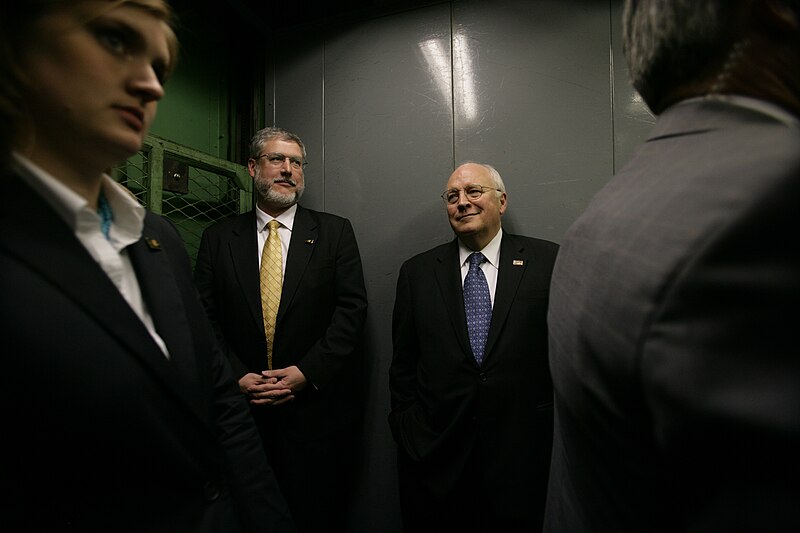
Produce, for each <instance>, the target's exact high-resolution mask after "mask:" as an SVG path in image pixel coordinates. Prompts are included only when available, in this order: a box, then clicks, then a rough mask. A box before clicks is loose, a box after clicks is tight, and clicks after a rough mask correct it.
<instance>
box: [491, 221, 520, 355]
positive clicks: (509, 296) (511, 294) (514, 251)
mask: <svg viewBox="0 0 800 533" xmlns="http://www.w3.org/2000/svg"><path fill="white" fill-rule="evenodd" d="M530 260H531V258H530V257H529V255H528V253H527V252H526V250H525V247H524V245H522V243H520V242H519V241H518V240H517V239H516V238H515V237H514V235H511V234H508V233H504V234H503V240H502V242H501V243H500V263H499V265H498V271H497V287H496V288H495V295H494V307H492V324H491V326H490V327H489V337H488V338H487V339H486V350H485V351H484V353H485V355H484V363H485V362H486V360H487V359H489V358H490V357H491V355H492V347H493V346H494V344H495V342H497V338H498V337H499V335H500V332H501V331H502V330H503V325H504V324H505V322H506V320H507V318H508V313H509V310H510V309H511V304H512V303H513V302H514V298H515V297H516V295H517V290H518V289H519V284H520V282H521V281H522V277H523V275H524V274H525V270H526V269H527V268H528V263H529V262H530Z"/></svg>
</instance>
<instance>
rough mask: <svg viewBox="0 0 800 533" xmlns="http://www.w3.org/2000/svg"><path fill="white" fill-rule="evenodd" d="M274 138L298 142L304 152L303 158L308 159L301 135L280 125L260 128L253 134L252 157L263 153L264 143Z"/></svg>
mask: <svg viewBox="0 0 800 533" xmlns="http://www.w3.org/2000/svg"><path fill="white" fill-rule="evenodd" d="M273 139H277V140H279V141H285V142H293V143H296V144H297V146H299V147H300V150H301V151H302V152H303V160H305V159H306V145H305V144H303V141H301V140H300V137H298V136H297V135H295V134H294V133H292V132H290V131H287V130H285V129H283V128H278V127H269V128H263V129H260V130H258V131H257V132H256V133H255V135H253V138H252V139H250V157H258V156H259V155H261V150H263V149H264V145H265V144H266V143H267V142H269V141H271V140H273Z"/></svg>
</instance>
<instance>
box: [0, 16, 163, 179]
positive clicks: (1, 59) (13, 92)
mask: <svg viewBox="0 0 800 533" xmlns="http://www.w3.org/2000/svg"><path fill="white" fill-rule="evenodd" d="M89 3H93V4H97V5H98V7H101V6H102V9H101V10H99V11H98V13H97V15H98V16H99V15H100V14H101V13H102V12H103V11H106V9H113V8H115V7H119V6H132V7H136V8H139V9H142V10H144V11H147V12H148V13H150V14H151V15H153V16H154V17H156V18H157V19H159V20H161V21H162V22H163V23H164V28H165V33H166V38H167V46H168V48H169V54H170V64H169V65H168V66H167V69H166V70H167V72H166V74H169V73H170V72H172V70H173V69H174V68H175V63H176V61H177V58H178V48H179V46H178V38H177V36H176V35H175V30H174V27H175V18H174V14H173V11H172V8H171V7H170V5H169V4H168V3H167V0H11V1H6V2H2V6H0V169H2V168H4V167H5V166H6V163H7V161H8V158H9V156H10V155H11V142H12V139H13V138H14V136H15V134H16V131H15V128H16V126H17V125H18V124H19V122H20V119H21V118H22V117H24V116H25V114H26V109H25V107H24V99H23V95H24V94H25V92H26V91H27V90H28V88H29V86H30V84H29V82H28V80H27V76H26V75H25V72H24V70H23V67H22V65H21V64H20V62H19V58H20V56H21V54H20V50H23V49H24V48H25V46H26V45H27V42H28V39H30V35H31V32H32V28H33V26H34V24H35V23H36V22H37V21H38V20H39V19H40V18H41V17H43V16H45V15H47V14H48V13H51V12H53V11H56V10H62V9H63V10H70V9H76V8H79V7H82V6H84V5H85V4H89Z"/></svg>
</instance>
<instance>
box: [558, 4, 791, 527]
mask: <svg viewBox="0 0 800 533" xmlns="http://www.w3.org/2000/svg"><path fill="white" fill-rule="evenodd" d="M798 26H800V2H797V1H796V0H773V1H767V0H764V1H752V0H737V1H731V0H706V1H698V0H673V1H670V2H664V1H657V0H646V1H628V2H627V3H626V5H625V10H624V22H623V28H624V50H625V54H626V57H627V60H628V66H629V68H630V74H631V77H632V80H633V85H634V87H635V88H636V89H637V90H638V91H639V93H640V94H641V96H642V97H643V98H644V100H645V102H646V103H647V105H648V106H649V107H650V108H651V109H652V110H653V112H655V113H656V114H658V115H659V117H658V121H657V123H656V125H655V127H654V129H653V131H652V133H651V135H650V137H649V139H648V140H647V142H645V143H644V144H643V145H642V146H640V147H639V148H638V151H637V152H636V153H635V155H634V156H633V158H632V160H631V161H630V163H628V165H626V166H625V167H624V168H623V169H622V170H621V171H620V172H619V173H618V174H617V175H616V176H615V177H614V178H613V179H612V180H611V181H610V182H609V184H608V185H607V186H606V187H605V188H604V189H603V190H602V191H600V193H598V194H597V195H596V196H595V198H594V199H593V200H592V202H591V203H590V205H589V207H588V209H587V210H586V212H585V213H584V214H583V216H581V217H580V218H579V220H578V221H577V222H576V223H575V224H574V225H573V226H572V228H571V229H570V230H569V232H568V234H567V236H566V238H565V240H564V243H563V244H562V247H561V251H560V254H559V257H558V259H557V261H556V266H555V270H554V273H553V283H552V289H551V293H550V311H549V315H548V325H549V330H550V350H551V351H550V355H551V362H550V365H551V371H552V375H553V384H554V389H555V411H556V413H555V415H556V419H555V439H554V443H553V461H552V469H551V475H550V483H549V488H548V496H547V498H548V499H547V510H546V521H545V530H546V531H549V532H554V533H555V532H558V533H563V532H573V531H576V532H591V531H613V532H621V531H635V532H645V531H670V532H676V531H754V530H758V531H799V530H800V505H798V502H800V454H798V450H800V356H798V353H800V351H798V344H797V335H796V331H797V327H798V324H800V320H798V318H800V315H799V314H798V301H800V240H798V238H797V234H796V231H797V227H798V222H800V125H799V123H798V116H800V29H798Z"/></svg>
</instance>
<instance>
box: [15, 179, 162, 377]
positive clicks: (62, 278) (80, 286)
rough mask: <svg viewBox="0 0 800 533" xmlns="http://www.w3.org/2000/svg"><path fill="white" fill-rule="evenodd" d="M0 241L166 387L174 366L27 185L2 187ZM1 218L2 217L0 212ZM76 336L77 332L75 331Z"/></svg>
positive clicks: (81, 249) (58, 218)
mask: <svg viewBox="0 0 800 533" xmlns="http://www.w3.org/2000/svg"><path fill="white" fill-rule="evenodd" d="M6 198H13V199H14V202H13V203H11V202H3V203H4V208H3V211H6V209H7V210H8V211H7V213H4V215H8V216H7V217H5V216H4V218H6V219H5V220H3V221H2V229H0V232H2V237H1V238H0V243H2V245H3V246H5V247H6V248H7V249H8V251H9V252H10V253H11V254H14V255H16V256H17V257H19V258H20V259H21V260H22V261H24V262H25V263H26V264H27V265H29V267H30V268H31V270H33V271H35V272H37V273H38V274H39V275H40V276H41V277H42V279H43V280H44V281H46V282H47V283H49V284H50V285H51V287H52V289H53V291H57V292H60V293H62V294H63V295H64V296H65V297H66V298H68V299H69V300H70V301H72V302H73V303H74V305H75V306H76V307H78V308H80V309H81V310H82V311H83V312H85V313H86V314H87V315H88V316H89V317H91V318H92V319H93V320H94V321H95V322H96V323H97V324H98V326H100V327H101V328H103V329H104V330H105V331H106V332H107V333H108V334H109V336H111V337H112V338H114V339H116V340H117V342H118V343H119V344H120V345H121V346H122V347H123V348H124V349H126V350H127V351H128V353H129V354H130V355H131V356H132V357H135V358H137V359H139V360H140V361H141V363H142V364H143V365H145V366H147V367H148V368H150V369H151V370H152V371H153V372H154V374H155V375H157V376H159V377H160V378H161V379H162V380H163V381H164V382H165V384H166V385H167V386H171V385H170V383H171V381H172V374H173V369H172V368H171V366H170V364H169V361H168V360H167V359H166V357H164V354H163V353H162V352H161V350H160V349H159V347H158V345H157V344H156V343H155V342H154V341H153V339H152V337H151V336H150V334H149V333H148V331H147V328H145V326H144V324H143V323H142V321H141V320H140V319H139V317H138V316H137V315H136V313H135V312H134V311H133V309H131V307H130V305H128V302H126V301H125V299H124V298H123V297H122V295H121V294H120V292H119V290H118V289H117V287H116V286H115V285H114V284H113V282H112V281H111V280H110V279H109V278H108V276H107V275H106V273H105V272H104V271H103V270H102V268H101V267H100V266H99V265H98V264H97V263H96V262H95V260H94V258H92V256H91V255H90V254H89V252H88V251H87V250H86V248H84V247H83V245H82V244H81V242H80V241H79V240H78V239H77V238H76V237H75V235H74V234H73V233H72V231H71V230H70V229H69V227H68V226H67V225H66V223H65V222H64V221H63V220H62V219H61V218H60V217H59V216H58V215H57V214H56V213H55V212H54V211H53V210H52V209H51V208H50V206H49V205H47V204H46V203H45V201H44V200H43V199H42V198H41V197H40V196H39V195H38V194H36V193H34V192H33V191H32V190H31V189H30V188H29V187H28V186H27V185H24V184H22V182H21V181H20V180H18V179H12V180H11V181H10V183H9V188H8V189H7V190H6ZM0 216H2V215H0ZM75 333H76V335H80V332H75Z"/></svg>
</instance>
